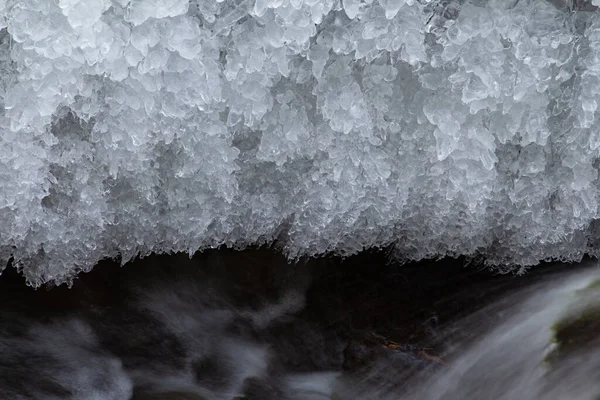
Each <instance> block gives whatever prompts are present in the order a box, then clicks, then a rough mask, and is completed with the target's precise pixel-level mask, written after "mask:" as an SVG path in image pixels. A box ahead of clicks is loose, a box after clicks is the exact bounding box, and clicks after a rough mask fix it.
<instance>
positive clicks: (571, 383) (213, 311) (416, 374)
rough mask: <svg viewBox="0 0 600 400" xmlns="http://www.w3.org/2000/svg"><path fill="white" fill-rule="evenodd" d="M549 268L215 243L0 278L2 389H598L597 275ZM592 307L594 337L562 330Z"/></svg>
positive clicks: (372, 393)
mask: <svg viewBox="0 0 600 400" xmlns="http://www.w3.org/2000/svg"><path fill="white" fill-rule="evenodd" d="M369 259H370V260H371V263H370V264H369V263H365V261H369ZM546 269H547V271H551V272H543V273H539V274H537V275H532V276H528V277H525V278H519V277H510V276H493V275H490V274H487V275H486V276H485V277H482V275H481V274H483V272H477V271H475V270H473V269H472V268H470V267H463V266H462V265H458V266H456V265H454V266H452V265H450V266H449V265H447V263H446V264H444V263H443V262H442V263H436V264H432V265H417V266H413V267H399V266H389V265H388V266H385V265H379V264H378V260H377V259H373V258H372V257H364V258H362V259H359V260H357V261H354V262H350V263H348V262H345V263H343V265H337V264H336V263H333V264H332V263H330V262H327V261H319V262H317V261H311V262H309V263H307V264H303V265H302V266H291V265H289V264H287V263H286V262H285V259H284V258H283V257H280V256H278V257H272V256H269V255H268V254H267V256H265V254H264V253H258V254H257V253H247V252H246V253H241V254H240V253H225V254H223V252H215V253H212V254H211V255H208V256H200V257H196V258H194V259H193V260H192V261H190V260H189V259H187V257H186V256H179V257H162V258H161V257H152V258H151V259H150V260H146V261H143V262H137V264H135V263H134V264H133V265H127V266H126V267H125V268H122V269H121V268H119V267H118V266H111V265H100V266H98V267H97V268H96V270H95V271H94V272H93V273H92V274H90V275H89V276H82V277H81V278H80V279H79V280H78V281H76V282H75V284H74V286H73V288H72V289H66V288H64V287H62V288H55V289H52V290H50V291H41V290H38V291H33V290H32V289H31V288H27V287H25V286H24V285H23V281H22V278H16V274H15V275H11V276H9V277H7V276H3V277H2V279H1V280H0V287H1V288H2V292H1V293H0V296H1V297H2V298H1V300H2V301H1V302H0V319H1V321H2V324H1V325H0V350H1V357H0V398H3V399H11V400H21V399H23V400H25V399H27V400H31V399H33V400H59V399H60V400H233V399H237V400H296V399H297V400H387V399H389V400H392V399H393V400H399V399H403V400H404V399H405V400H442V399H444V400H465V399H494V400H501V399H505V400H514V399H523V400H530V399H531V400H536V399H549V400H561V399H573V400H590V399H593V398H596V397H597V396H598V395H600V379H598V378H599V376H598V371H599V370H600V369H599V367H600V361H599V360H600V346H599V343H598V339H599V337H598V326H600V311H599V310H600V296H598V291H597V288H598V282H600V281H599V279H600V270H599V269H598V267H597V265H596V263H593V265H592V266H591V267H590V266H588V267H587V268H585V267H573V266H570V267H566V268H565V267H551V266H546ZM448 270H451V273H450V274H448V272H447V271H448ZM141 271H145V273H146V274H145V277H140V272H141ZM348 271H350V272H351V274H349V273H348ZM349 275H351V276H349ZM484 275H485V274H484ZM11 279H12V280H13V281H12V282H11ZM518 287H520V288H518ZM590 306H593V307H595V308H594V310H595V313H596V314H594V315H593V318H592V319H589V320H586V321H585V322H586V323H587V324H588V325H587V326H586V325H582V326H583V328H582V329H583V330H581V332H587V333H586V334H585V335H584V334H581V332H580V333H578V334H576V335H573V336H571V337H568V338H567V340H566V341H565V340H562V339H560V338H561V336H560V335H561V333H560V332H563V331H565V328H564V326H563V328H562V329H558V328H557V326H559V325H560V324H561V321H563V322H562V323H563V324H564V321H567V320H569V318H570V321H579V320H580V317H581V315H586V314H585V310H586V309H588V308H587V307H590ZM565 326H569V325H568V324H567V325H565ZM582 326H579V328H581V327H582ZM586 329H587V331H586ZM571 334H572V332H571ZM557 338H559V339H557ZM582 338H584V339H582ZM563 339H564V338H563ZM573 341H578V342H577V346H576V347H575V348H569V347H568V346H570V345H569V343H571V342H573ZM561 343H562V345H563V346H564V347H563V348H559V346H560V345H561ZM567 350H568V351H567ZM594 396H596V397H594Z"/></svg>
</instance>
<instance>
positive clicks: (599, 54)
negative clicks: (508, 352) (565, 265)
mask: <svg viewBox="0 0 600 400" xmlns="http://www.w3.org/2000/svg"><path fill="white" fill-rule="evenodd" d="M596 3H597V2H596ZM598 60H600V12H598V8H597V7H596V6H595V5H594V3H593V2H591V1H587V0H564V1H563V0H55V1H49V0H0V258H3V259H4V260H8V259H9V258H10V257H13V258H14V262H15V265H17V266H18V267H19V268H21V271H22V273H23V274H24V275H25V276H26V277H27V279H28V283H29V284H30V285H33V286H39V285H42V284H44V283H46V282H52V283H56V284H61V283H65V282H67V283H70V282H72V279H73V278H74V277H75V276H76V275H77V274H78V273H79V272H81V271H89V270H90V269H91V268H92V267H93V265H95V264H96V262H98V261H99V260H100V259H103V258H106V257H109V258H115V257H120V258H121V260H122V261H123V262H126V261H128V260H130V259H132V258H134V257H135V256H136V255H138V254H142V255H144V254H149V253H151V252H155V253H163V252H188V253H190V254H193V253H194V252H195V251H196V250H198V249H207V248H214V247H218V246H221V245H226V246H229V247H238V248H239V247H245V246H248V245H260V244H265V243H273V242H276V243H278V245H279V246H280V248H281V249H282V251H283V252H284V253H285V254H286V256H287V257H289V258H290V259H297V258H299V257H300V258H301V257H304V256H314V255H319V254H326V253H327V254H338V255H344V256H348V255H351V254H355V253H357V252H360V251H361V250H363V249H365V248H382V247H389V246H391V247H393V249H394V252H393V256H394V257H395V258H396V259H398V260H401V261H402V260H404V261H405V260H419V259H424V258H431V257H441V256H446V255H448V256H457V255H464V256H470V257H474V258H484V259H485V260H486V263H487V265H488V266H490V267H493V268H496V269H499V270H502V271H523V269H524V268H526V267H527V266H531V265H536V264H537V263H539V262H540V261H541V260H551V259H554V260H556V259H559V260H565V261H579V260H580V259H581V258H582V257H583V255H584V254H586V253H587V254H590V255H595V254H597V251H598V245H597V244H598V241H599V240H600V233H599V226H600V225H599V224H598V219H597V216H598V208H599V206H600V196H599V195H600V189H599V181H598V159H599V156H600V130H599V125H598V123H597V119H596V113H597V109H598V104H599V103H600V67H599V65H600V64H599V62H598Z"/></svg>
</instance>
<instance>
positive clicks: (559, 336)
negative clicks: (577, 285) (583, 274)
mask: <svg viewBox="0 0 600 400" xmlns="http://www.w3.org/2000/svg"><path fill="white" fill-rule="evenodd" d="M577 296H578V298H577V306H576V307H574V308H573V309H572V310H571V311H570V312H569V313H568V314H567V315H566V316H565V317H564V318H562V319H561V320H560V321H558V322H557V323H556V324H554V325H553V326H552V332H553V337H552V339H553V342H554V343H555V345H556V347H555V348H554V349H553V350H552V351H551V353H550V354H549V355H548V357H546V361H547V362H548V363H549V364H550V365H552V364H554V363H555V362H559V361H560V360H562V359H564V358H565V357H568V356H569V355H571V354H573V353H575V352H577V351H580V350H584V349H585V348H586V347H588V346H595V345H598V344H600V279H598V280H595V281H594V282H592V283H591V284H590V285H588V286H587V287H585V288H584V289H581V290H579V291H577ZM598 400H600V398H598Z"/></svg>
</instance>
